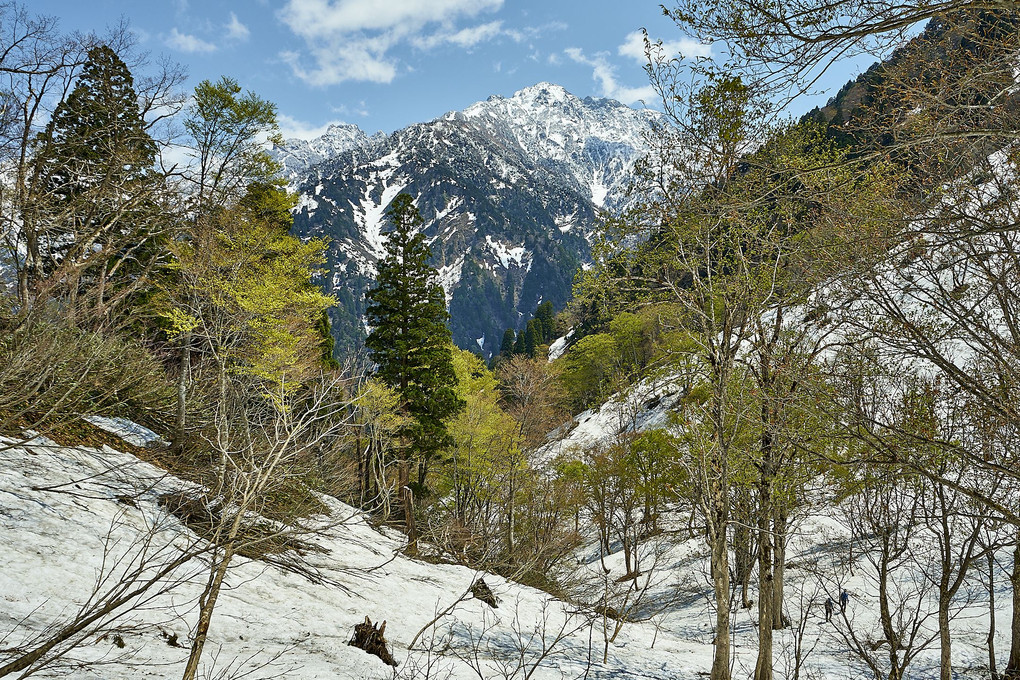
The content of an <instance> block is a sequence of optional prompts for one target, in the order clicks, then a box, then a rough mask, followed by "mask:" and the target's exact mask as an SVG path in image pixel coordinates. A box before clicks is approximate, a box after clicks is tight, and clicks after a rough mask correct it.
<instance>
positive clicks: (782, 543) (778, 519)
mask: <svg viewBox="0 0 1020 680" xmlns="http://www.w3.org/2000/svg"><path fill="white" fill-rule="evenodd" d="M786 528H787V516H786V510H784V509H782V508H778V509H777V510H776V513H775V521H774V523H773V531H774V532H775V551H774V552H773V553H772V558H773V561H772V563H773V565H774V567H773V572H772V573H773V582H772V628H773V629H774V630H783V629H784V628H786V626H787V625H789V621H790V619H789V618H787V616H786V614H784V613H783V589H784V588H785V583H786Z"/></svg>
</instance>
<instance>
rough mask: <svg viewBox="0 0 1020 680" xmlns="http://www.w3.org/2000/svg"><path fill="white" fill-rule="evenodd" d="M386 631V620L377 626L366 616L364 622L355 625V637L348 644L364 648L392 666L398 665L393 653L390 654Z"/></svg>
mask: <svg viewBox="0 0 1020 680" xmlns="http://www.w3.org/2000/svg"><path fill="white" fill-rule="evenodd" d="M385 632H386V622H385V621H383V622H382V625H381V626H378V627H376V625H375V624H373V623H372V621H371V620H370V619H369V618H368V617H367V616H366V617H365V622H364V623H359V624H358V625H356V626H354V637H352V638H351V641H350V642H348V643H347V644H349V645H350V646H351V647H357V648H358V649H363V650H365V651H366V652H368V653H369V654H374V655H376V656H377V657H379V658H380V659H382V660H383V662H384V663H387V664H389V665H390V666H396V665H397V662H396V661H394V660H393V655H391V654H390V650H389V649H388V648H387V647H386V638H385V636H384V634H385Z"/></svg>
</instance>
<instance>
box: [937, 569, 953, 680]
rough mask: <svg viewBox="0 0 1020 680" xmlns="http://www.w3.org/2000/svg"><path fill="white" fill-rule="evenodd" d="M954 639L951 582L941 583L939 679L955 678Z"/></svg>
mask: <svg viewBox="0 0 1020 680" xmlns="http://www.w3.org/2000/svg"><path fill="white" fill-rule="evenodd" d="M952 645H953V641H952V637H951V636H950V635H949V584H948V583H947V582H946V579H945V577H943V579H942V581H941V582H940V583H939V652H940V653H939V680H953V648H952Z"/></svg>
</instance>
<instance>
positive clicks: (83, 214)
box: [26, 45, 163, 307]
mask: <svg viewBox="0 0 1020 680" xmlns="http://www.w3.org/2000/svg"><path fill="white" fill-rule="evenodd" d="M156 151H157V150H156V144H155V142H153V140H152V138H151V137H150V136H149V133H148V131H147V129H146V124H145V121H144V120H143V119H142V114H141V112H140V110H139V106H138V96H137V93H136V92H135V88H134V80H133V78H132V76H131V72H130V71H129V70H128V67H127V65H126V64H125V63H124V61H123V60H122V59H121V58H120V57H119V56H118V55H117V53H116V52H114V51H113V49H111V48H110V47H108V46H106V45H99V46H96V47H93V48H92V49H91V50H89V53H88V60H87V61H86V62H85V65H84V66H83V68H82V72H81V75H80V76H79V78H78V80H77V82H76V84H75V87H74V89H73V90H72V92H71V94H70V95H68V97H67V98H66V99H65V100H64V101H62V102H61V103H60V104H59V105H58V106H57V108H56V111H54V114H53V118H52V119H51V120H50V122H49V124H48V125H47V126H46V129H45V130H44V131H43V132H42V133H41V134H40V135H39V136H38V138H37V139H36V142H35V169H34V173H33V180H32V185H33V186H32V191H33V193H34V194H35V196H36V200H35V201H34V205H35V206H36V210H35V211H34V213H33V214H32V215H27V216H26V219H29V220H32V221H33V222H34V224H35V226H36V227H37V232H36V233H37V234H38V237H39V238H38V239H37V242H36V243H35V244H31V245H34V246H35V251H36V252H35V253H32V255H33V256H34V257H33V258H32V259H33V261H34V265H35V266H34V271H32V272H30V273H31V274H32V275H33V276H34V277H35V279H36V281H37V283H38V281H39V280H40V279H42V278H43V277H44V276H47V275H50V276H52V278H53V279H54V280H59V279H62V280H63V281H64V282H65V286H67V288H68V293H69V296H70V298H71V299H72V300H74V299H75V298H76V297H77V295H78V292H79V290H78V289H79V286H84V287H87V288H88V289H89V292H90V293H92V294H93V295H96V296H98V300H95V301H94V303H95V304H96V306H97V307H103V306H105V304H106V302H107V300H108V298H109V297H110V296H111V295H112V294H113V291H112V290H110V289H109V288H108V287H107V286H106V284H107V282H108V281H109V280H110V279H111V278H114V277H119V278H120V280H121V283H129V284H130V285H131V286H132V287H136V286H137V284H138V282H139V281H140V276H139V275H140V274H141V273H142V272H143V271H144V270H145V269H146V265H147V262H148V261H149V260H151V259H152V258H153V257H156V256H157V255H158V252H159V249H158V247H157V246H156V240H157V239H156V238H155V237H156V236H158V234H159V233H160V232H161V231H162V230H163V227H162V226H161V224H162V220H160V219H158V217H157V215H158V213H159V211H158V210H157V209H156V206H155V204H156V202H157V200H158V197H159V194H160V191H161V188H162V180H161V178H160V177H159V176H158V175H156V173H154V172H153V165H154V163H155V159H156ZM31 249H32V248H30V250H31ZM58 269H59V274H58V273H57V270H58Z"/></svg>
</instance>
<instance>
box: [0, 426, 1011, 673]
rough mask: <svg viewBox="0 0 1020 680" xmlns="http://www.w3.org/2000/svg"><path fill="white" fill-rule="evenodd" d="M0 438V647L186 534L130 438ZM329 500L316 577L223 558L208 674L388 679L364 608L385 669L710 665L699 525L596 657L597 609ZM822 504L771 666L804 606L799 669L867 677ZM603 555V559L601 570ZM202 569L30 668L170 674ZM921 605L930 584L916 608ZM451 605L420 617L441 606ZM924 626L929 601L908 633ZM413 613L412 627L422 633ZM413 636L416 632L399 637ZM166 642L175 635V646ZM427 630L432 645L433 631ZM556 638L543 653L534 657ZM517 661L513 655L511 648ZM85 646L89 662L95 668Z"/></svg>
mask: <svg viewBox="0 0 1020 680" xmlns="http://www.w3.org/2000/svg"><path fill="white" fill-rule="evenodd" d="M0 445H6V448H5V449H4V450H3V452H2V456H3V461H4V464H3V466H0V526H2V531H0V599H2V601H3V606H2V607H0V639H3V640H4V644H3V646H2V647H3V648H4V649H3V650H0V662H2V661H3V659H4V656H5V654H9V651H10V650H11V649H13V648H16V647H18V646H19V645H21V644H22V643H23V642H25V641H26V640H27V639H29V638H31V637H32V636H33V635H35V634H38V633H42V632H44V631H45V629H46V627H47V626H48V625H50V624H52V623H54V622H58V621H61V620H64V618H65V617H67V616H68V615H72V614H73V613H74V612H75V611H76V608H77V607H78V606H79V605H81V604H82V603H83V602H85V600H86V599H87V598H88V597H89V595H90V593H91V592H92V589H93V586H94V585H95V583H96V580H97V577H98V576H101V575H103V574H105V573H108V571H109V569H110V567H111V565H115V564H116V562H117V560H116V557H117V556H118V555H122V554H124V553H126V552H129V551H130V550H131V549H132V546H135V547H137V546H138V541H139V539H140V538H141V537H144V536H147V535H152V536H153V539H152V540H153V543H152V545H153V546H155V547H156V548H159V547H163V548H164V549H167V550H170V551H171V552H170V553H168V554H172V550H173V548H172V546H174V545H184V544H187V543H188V542H189V539H188V538H187V537H188V536H189V532H188V530H187V529H185V528H184V527H183V526H181V525H180V524H178V523H177V522H176V520H175V519H173V518H172V517H171V518H168V517H167V516H166V515H164V514H163V512H162V510H161V509H160V506H159V504H158V496H159V495H160V494H161V493H163V492H165V491H168V490H175V489H180V488H181V487H183V486H186V484H185V483H184V482H181V481H180V480H177V479H175V478H173V477H172V476H169V475H167V474H166V473H164V472H163V471H162V470H160V469H158V468H155V467H153V466H151V465H149V464H147V463H143V462H140V461H139V460H137V459H136V458H134V457H133V456H131V455H128V454H125V453H120V452H117V451H114V450H113V449H110V448H108V447H104V448H103V449H98V450H97V449H89V448H71V447H59V446H55V445H52V443H51V442H46V441H45V440H43V439H37V440H34V441H33V442H31V443H26V442H15V441H11V440H3V441H0ZM816 491H817V495H816V497H818V498H824V497H825V494H824V489H818V490H816ZM324 502H326V503H327V505H328V507H329V508H330V510H331V513H332V519H333V520H338V519H344V520H346V521H344V522H343V523H342V524H337V525H334V526H331V528H329V529H328V530H327V531H326V532H325V535H323V536H322V537H320V538H316V539H314V540H315V542H316V543H317V544H318V545H319V547H320V548H322V549H323V550H324V552H322V553H318V552H311V553H309V554H308V555H306V556H305V557H304V558H303V561H304V563H305V565H306V566H311V567H313V568H314V569H315V570H316V572H317V575H318V578H317V579H316V580H315V581H314V582H313V581H312V580H309V579H307V578H305V577H303V576H300V575H298V574H296V573H293V572H291V571H288V570H284V569H281V568H279V567H276V566H268V565H266V564H263V563H260V562H255V561H251V560H248V559H244V558H237V559H236V562H235V565H236V566H235V567H234V568H233V569H232V570H231V572H230V574H229V575H228V578H227V587H226V588H225V589H224V592H223V593H222V595H221V599H220V603H219V605H218V607H217V610H216V612H215V614H214V617H213V621H212V629H211V633H210V634H211V638H210V641H211V647H210V649H209V652H208V656H206V658H205V664H206V669H205V675H204V677H212V676H213V675H215V674H216V673H224V672H226V671H227V668H228V666H232V667H233V669H234V671H235V672H237V673H241V672H248V673H250V674H249V675H247V676H246V677H249V678H280V677H291V678H297V679H318V678H322V679H323V680H325V679H327V678H328V679H330V680H367V679H372V678H378V679H380V680H381V679H383V678H391V677H394V675H393V670H392V669H390V668H389V667H387V666H385V665H384V664H383V663H382V662H381V661H379V660H378V659H376V658H375V657H373V656H369V655H368V654H366V653H364V652H362V651H361V650H359V649H356V648H353V647H350V646H348V645H347V641H348V640H349V639H350V636H351V633H352V630H353V627H354V625H355V624H357V623H360V622H361V621H362V620H363V619H364V617H365V616H369V617H371V619H372V620H373V621H382V620H385V621H386V622H387V626H386V635H387V638H388V639H389V641H390V644H391V649H392V651H393V653H394V656H395V658H396V659H397V660H398V661H399V662H400V666H399V667H398V668H397V669H396V677H397V678H407V679H410V678H419V679H421V680H424V678H427V677H430V678H436V677H444V678H445V677H450V678H472V677H473V678H478V677H482V678H504V677H505V678H515V679H523V678H525V677H526V672H527V671H528V670H531V668H532V667H533V666H536V665H537V670H536V672H535V673H534V675H532V676H527V677H533V678H536V679H550V680H551V679H553V678H578V679H580V678H582V677H583V678H601V679H604V680H609V679H613V680H623V679H627V680H637V679H638V678H642V679H649V680H657V679H661V680H665V679H667V678H669V679H674V680H694V679H695V678H698V677H702V676H703V675H705V674H706V672H707V670H708V668H709V666H710V664H711V654H712V643H711V621H712V620H713V612H712V608H711V606H710V604H709V602H710V598H709V597H708V592H709V591H710V588H709V586H708V583H707V581H706V580H705V576H706V574H707V559H706V555H705V554H704V547H703V541H702V540H701V539H700V538H697V537H695V538H691V539H688V540H682V539H681V540H672V539H669V538H668V534H665V535H663V536H661V537H658V538H654V539H648V540H646V541H645V543H644V544H643V545H644V546H645V548H644V550H645V552H644V553H643V554H644V555H645V557H644V561H643V564H644V565H645V566H644V568H645V570H646V576H647V578H648V579H649V581H650V582H651V581H653V580H654V582H653V585H652V586H651V587H650V588H649V594H648V597H647V598H646V600H645V602H644V604H643V606H642V608H641V610H635V612H634V616H635V617H636V618H640V619H642V622H632V623H627V624H625V625H624V626H623V627H622V630H621V632H620V634H619V636H618V637H617V638H616V640H615V641H613V642H611V643H609V645H608V650H609V652H608V661H607V662H606V663H602V659H601V655H602V647H603V645H604V644H605V643H604V639H603V636H602V631H603V630H604V628H603V624H605V623H608V625H609V627H610V629H612V627H613V624H614V622H613V621H612V620H605V619H602V618H601V617H598V616H595V617H588V618H585V617H582V616H579V615H577V614H576V613H575V612H577V611H578V610H577V608H576V607H574V606H564V605H563V604H562V603H561V602H559V601H557V600H555V599H554V598H552V597H550V596H548V595H546V594H544V593H542V592H540V591H537V590H534V589H532V588H528V587H524V586H521V585H519V584H516V583H513V582H510V581H507V580H505V579H502V578H500V577H497V576H493V575H491V574H486V575H485V579H486V582H487V583H488V584H489V585H490V586H491V587H492V589H493V590H494V591H495V593H496V594H497V596H498V597H499V598H500V600H501V602H500V604H499V608H498V609H495V610H493V609H489V608H488V606H487V605H485V604H483V603H482V602H480V601H478V600H476V599H474V598H472V597H470V596H467V597H464V594H465V591H466V590H467V588H468V586H469V585H470V584H471V583H472V582H473V580H474V579H475V578H476V577H477V576H478V574H476V573H474V572H472V571H471V570H469V569H466V568H464V567H459V566H455V565H448V564H431V563H426V562H420V561H416V560H412V559H409V558H407V557H404V556H403V555H401V554H399V552H398V551H399V549H400V548H401V546H402V544H403V542H402V540H401V537H400V536H399V534H395V533H393V532H389V531H382V532H380V531H379V530H378V529H376V528H374V527H372V526H371V525H370V524H369V523H368V522H367V521H366V518H365V517H364V516H363V515H361V514H360V513H358V512H356V511H354V510H352V509H351V508H349V507H347V506H345V505H343V504H342V503H339V502H337V501H335V500H331V499H329V498H324ZM828 503H829V504H828V505H825V504H819V505H818V506H816V507H814V508H810V507H809V508H808V509H807V513H806V514H804V515H802V517H801V518H800V520H799V521H798V522H797V525H796V530H795V531H794V532H793V534H792V541H791V545H790V549H789V552H788V558H789V562H788V567H787V590H786V592H787V605H786V606H787V608H788V613H789V615H790V616H791V618H792V619H793V622H794V624H795V625H794V626H793V627H791V628H788V629H786V630H782V631H776V640H777V642H776V670H777V677H790V676H791V675H792V672H793V659H794V649H795V644H796V637H797V635H798V630H800V628H799V627H798V625H796V624H798V623H799V622H801V621H802V620H803V622H804V626H803V639H802V641H801V644H802V647H801V650H802V652H803V651H807V657H806V659H804V668H803V669H802V670H801V677H847V678H856V677H864V676H865V675H866V669H865V668H863V667H862V666H861V664H860V662H859V661H856V660H854V659H853V657H852V656H851V655H849V654H848V653H847V648H846V643H845V642H843V640H842V637H841V636H840V634H839V631H840V627H841V626H846V625H851V626H853V627H854V628H855V629H856V630H858V631H859V632H860V633H861V634H862V635H863V636H865V637H868V638H872V637H873V633H874V631H875V630H876V627H877V618H876V617H877V611H876V610H877V606H876V604H875V592H874V589H873V583H874V581H873V574H872V573H871V569H870V567H869V566H868V564H867V562H866V561H864V560H862V559H861V558H860V553H859V551H860V546H858V547H857V553H856V556H857V561H856V567H855V569H849V564H850V562H849V560H848V557H847V556H848V553H847V549H848V546H847V536H848V533H847V527H846V525H845V518H846V516H847V513H846V511H845V509H843V508H841V507H839V506H832V505H831V500H830V501H828ZM154 528H156V530H155V531H153V529H154ZM106 537H109V539H108V540H107V538H106ZM671 541H672V542H671ZM166 546H170V547H169V548H167V547H166ZM653 548H654V550H657V551H658V557H656V558H655V559H654V563H655V564H656V565H657V566H656V567H655V569H650V566H651V565H652V564H653V561H652V557H651V551H652V550H653ZM1001 557H1002V558H1003V563H1007V562H1008V561H1009V560H1008V559H1007V558H1008V557H1009V556H1008V555H1006V554H1003V555H1002V556H1001ZM577 561H578V565H579V571H581V572H587V573H588V574H589V575H590V577H591V578H593V579H595V580H596V582H598V579H603V581H604V582H605V583H607V584H611V585H612V586H613V587H616V586H617V585H618V584H617V581H616V579H617V577H618V576H619V575H622V574H623V571H624V570H623V560H622V556H621V553H619V552H617V553H615V554H612V555H610V556H608V557H607V558H606V559H605V560H604V562H600V561H599V560H598V559H597V557H594V556H593V555H592V554H591V551H584V550H582V551H581V552H580V553H578V556H577ZM104 565H105V566H104ZM603 567H605V568H606V569H608V570H609V571H608V572H603V571H602V568H603ZM203 573H204V570H203V564H202V563H201V562H200V561H199V560H193V561H192V562H190V563H187V564H185V565H184V566H183V567H181V568H180V569H179V570H178V571H177V572H175V573H174V577H175V578H176V579H178V580H179V581H180V583H178V584H177V585H176V586H175V587H174V588H173V589H172V590H170V591H169V592H167V593H165V594H163V595H161V596H160V597H158V598H155V599H154V600H152V601H150V602H147V603H146V605H145V607H144V608H140V609H138V610H136V611H134V612H132V613H131V614H130V615H128V616H126V617H124V618H122V619H120V620H118V621H115V622H113V623H112V624H111V625H109V626H105V627H103V628H102V630H100V631H95V632H93V633H92V634H91V635H89V636H87V637H85V639H83V640H82V641H81V644H80V645H79V646H77V647H76V648H75V649H73V650H71V652H70V653H69V654H67V655H66V656H65V657H64V658H63V659H61V660H60V662H59V663H58V664H57V665H55V666H53V667H52V668H50V669H47V670H45V671H43V672H41V673H39V674H38V675H37V676H36V677H50V678H56V677H59V678H93V677H102V678H106V679H109V680H119V679H121V678H139V677H154V678H173V677H179V675H180V673H181V669H182V668H183V664H184V661H185V659H186V657H187V649H186V648H185V647H186V645H187V644H188V634H189V631H190V629H191V626H193V625H194V623H195V620H196V611H195V601H196V598H197V596H198V593H199V590H200V583H201V581H202V577H203ZM900 578H901V581H900V584H901V585H908V584H909V582H913V581H914V580H916V579H919V578H926V577H924V576H923V575H921V574H919V573H911V574H906V575H901V577H900ZM903 579H906V580H903ZM625 583H626V582H625ZM642 583H643V582H642ZM997 583H998V584H1000V592H998V593H997V602H998V603H999V604H998V607H997V616H998V617H999V619H1000V621H1002V622H1006V621H1008V620H1009V617H1010V614H1011V612H1010V608H1009V592H1008V580H1007V579H1006V578H1005V574H1004V573H1001V572H1000V573H998V574H997ZM839 587H845V588H846V589H847V590H848V592H849V593H850V596H851V600H850V604H849V607H848V617H847V623H844V622H843V621H842V620H840V621H837V622H836V623H825V622H824V616H823V613H822V607H821V603H822V602H823V601H824V599H825V597H826V593H829V594H833V589H834V588H839ZM837 592H838V591H837ZM931 604H932V603H931V602H930V601H926V602H925V603H924V605H923V606H925V607H929V606H930V605H931ZM451 605H453V607H452V609H451V610H450V611H449V612H448V613H447V614H445V615H443V616H440V617H439V622H438V623H437V624H436V625H435V626H433V627H432V628H429V624H430V622H431V621H433V620H434V619H436V618H437V613H440V612H443V611H444V610H445V609H446V608H448V607H451ZM954 612H955V614H956V616H955V618H954V620H953V624H952V628H953V635H954V654H953V660H954V664H955V665H956V668H957V671H958V673H959V674H958V676H957V677H960V678H977V677H983V675H982V673H984V672H985V671H983V670H982V666H983V664H984V663H985V659H986V658H987V657H986V654H985V651H984V649H983V637H984V631H985V626H986V624H987V597H986V596H985V595H984V594H983V593H982V592H981V589H980V587H969V588H968V590H967V591H966V592H965V593H962V594H961V596H960V597H959V598H958V603H957V604H956V605H954ZM755 616H756V615H755V611H754V609H751V610H743V609H738V610H736V612H735V618H734V632H733V642H734V652H735V655H734V677H748V676H750V674H751V673H752V671H753V668H754V661H755V655H756V645H755V639H756V627H755V625H756V624H755ZM837 618H838V617H837ZM564 624H566V628H564ZM933 625H934V621H933V620H932V619H931V617H930V616H929V617H928V618H927V620H926V621H925V622H924V624H923V626H922V633H923V636H922V637H924V636H927V635H928V634H930V633H931V631H932V627H933ZM422 629H426V633H425V634H424V635H423V636H419V635H418V633H419V631H421V630H422ZM174 636H176V638H175V637H174ZM416 637H417V642H416V643H415V649H414V650H410V651H409V650H408V646H409V644H411V642H412V641H413V640H415V638H416ZM1007 637H1008V626H1000V629H999V634H998V637H997V638H996V643H997V646H998V648H999V649H1000V650H1004V649H1007V648H1008V644H1007ZM168 639H170V640H176V641H177V642H178V643H180V644H183V645H185V647H179V646H172V645H171V644H168V642H167V640H168ZM432 639H435V641H436V644H434V645H432V644H429V642H430V640H432ZM554 639H555V640H556V642H555V644H553V643H552V641H553V640H554ZM550 646H551V647H552V648H551V653H549V654H548V655H547V656H545V657H544V658H542V659H541V661H540V660H539V659H540V657H541V656H542V654H543V653H544V652H546V651H549V648H550ZM430 652H431V656H430V655H429V654H430ZM475 652H477V653H478V655H477V656H475ZM522 658H523V659H524V666H525V667H524V668H523V669H522V668H519V664H518V660H519V659H522ZM95 662H99V663H100V665H95V666H89V664H91V663H95ZM429 664H431V670H430V671H428V672H426V667H427V666H428V665H429ZM937 665H938V650H937V644H933V643H930V642H929V643H928V645H927V648H926V650H925V651H923V652H922V653H921V654H920V655H919V656H918V657H917V659H916V660H915V661H914V665H913V671H912V673H911V675H910V677H912V678H934V677H937ZM501 669H502V670H501ZM447 672H448V673H449V675H447ZM228 674H229V673H228Z"/></svg>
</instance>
